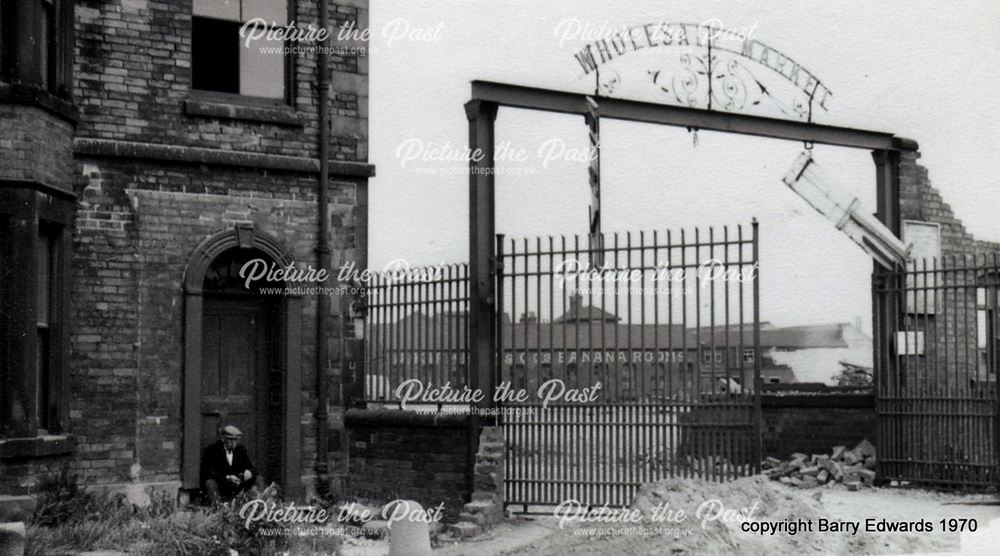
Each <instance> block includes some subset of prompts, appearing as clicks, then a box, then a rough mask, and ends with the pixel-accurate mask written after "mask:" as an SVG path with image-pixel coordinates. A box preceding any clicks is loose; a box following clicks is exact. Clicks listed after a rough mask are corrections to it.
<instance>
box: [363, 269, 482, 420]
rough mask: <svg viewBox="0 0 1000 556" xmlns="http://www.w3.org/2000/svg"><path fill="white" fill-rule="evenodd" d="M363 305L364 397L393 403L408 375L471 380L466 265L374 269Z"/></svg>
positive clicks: (455, 382)
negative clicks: (380, 271)
mask: <svg viewBox="0 0 1000 556" xmlns="http://www.w3.org/2000/svg"><path fill="white" fill-rule="evenodd" d="M366 309H367V318H366V319H365V338H366V339H367V341H366V342H365V356H364V369H365V384H364V397H363V400H362V401H364V402H365V403H381V404H396V403H397V402H398V399H397V398H396V397H395V395H394V392H395V391H396V389H397V388H398V387H399V386H400V385H401V384H403V383H404V382H405V381H407V380H410V379H419V380H420V381H421V382H422V383H423V384H425V385H427V386H436V387H437V386H441V385H444V384H445V383H449V384H451V386H454V387H462V386H465V385H467V384H469V369H468V345H469V341H468V333H469V326H468V321H469V318H468V314H469V276H468V265H466V264H448V265H440V266H434V267H421V268H413V269H409V268H407V269H400V270H399V271H397V272H392V271H390V272H383V273H379V274H375V275H373V276H372V277H371V279H370V281H369V283H368V287H367V292H366ZM439 405H444V404H439Z"/></svg>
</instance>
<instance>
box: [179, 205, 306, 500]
mask: <svg viewBox="0 0 1000 556" xmlns="http://www.w3.org/2000/svg"><path fill="white" fill-rule="evenodd" d="M233 249H253V250H256V251H257V252H259V253H263V254H264V255H266V256H267V257H268V258H270V259H271V260H272V261H274V262H275V263H278V264H279V265H281V266H285V265H288V264H291V263H292V262H293V261H292V259H291V257H290V256H289V255H288V254H287V252H286V251H285V250H284V249H282V247H281V245H280V244H279V243H278V241H277V240H276V239H274V238H273V237H271V236H269V235H267V234H264V233H262V232H260V231H258V230H255V229H254V227H253V226H252V225H242V224H241V225H237V226H235V227H233V228H230V229H228V230H224V231H221V232H218V233H216V234H213V235H211V236H209V237H208V238H206V239H205V240H203V241H202V242H201V243H200V244H199V245H198V246H197V247H196V248H195V249H194V252H193V253H192V254H191V256H190V257H189V258H188V262H187V265H186V267H185V270H184V281H183V288H184V367H183V442H182V446H183V448H182V460H181V478H182V482H183V488H184V489H186V490H194V489H198V488H199V487H200V485H199V482H200V477H199V475H200V461H201V451H202V449H203V447H204V445H205V443H206V441H207V440H208V439H205V438H203V436H204V433H203V423H202V419H203V417H202V411H201V403H202V374H203V373H202V365H203V358H202V356H203V345H202V344H203V332H204V331H203V316H204V311H205V292H204V282H205V276H206V273H207V272H208V271H209V269H210V268H211V267H212V263H213V261H215V260H216V259H217V258H218V257H219V256H220V255H221V254H223V253H226V252H228V251H230V250H233ZM278 313H279V315H280V321H281V322H280V326H278V327H277V329H278V330H279V336H280V337H279V341H278V342H276V349H277V350H278V354H277V360H278V361H279V362H280V366H281V369H280V371H281V376H282V379H281V380H282V383H281V396H282V399H281V409H280V415H277V416H275V419H277V420H278V422H279V423H280V430H281V441H280V446H281V448H280V451H281V464H280V472H279V476H277V477H273V476H272V477H265V478H266V479H267V480H268V481H270V480H276V481H277V482H278V483H279V484H280V485H281V487H282V489H283V491H284V492H285V494H286V495H287V496H290V497H292V498H297V497H299V496H300V495H301V494H302V492H303V489H302V478H301V474H302V473H301V467H302V466H301V425H300V422H301V403H302V402H301V392H302V388H301V385H302V366H301V357H302V354H301V346H302V342H301V337H302V335H301V332H302V299H301V297H300V296H291V295H286V296H282V298H281V300H280V307H279V309H278Z"/></svg>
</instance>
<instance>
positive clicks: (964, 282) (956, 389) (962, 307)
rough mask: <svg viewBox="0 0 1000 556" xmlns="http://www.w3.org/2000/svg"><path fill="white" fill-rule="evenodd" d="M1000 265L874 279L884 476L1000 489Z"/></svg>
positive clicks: (986, 261)
mask: <svg viewBox="0 0 1000 556" xmlns="http://www.w3.org/2000/svg"><path fill="white" fill-rule="evenodd" d="M998 277H1000V263H998V257H997V255H996V254H993V255H980V256H977V257H945V258H942V259H927V260H920V261H915V262H913V263H910V265H909V268H907V269H906V270H905V271H900V272H894V273H880V274H876V275H875V277H874V280H873V284H874V287H873V295H874V301H875V311H876V314H879V313H878V312H879V311H883V310H886V309H887V308H888V311H889V313H891V314H894V315H895V318H889V319H885V322H886V324H885V325H884V326H882V327H881V329H876V330H875V338H876V349H877V351H876V358H875V363H876V367H875V383H876V392H877V395H878V403H877V408H878V414H879V436H878V440H879V444H878V450H879V454H878V461H879V474H880V476H881V477H883V478H885V479H889V480H896V481H906V482H912V483H923V484H936V485H941V486H964V487H988V486H995V485H997V484H998V481H1000V469H998V451H997V448H998V439H997V438H998V436H997V435H998V432H997V423H998V422H1000V421H998V419H1000V415H998V412H1000V392H998V389H997V370H998V359H997V350H998V347H1000V332H998V323H1000V321H998V315H1000V305H998V299H997V298H998V287H1000V286H998V284H1000V281H998Z"/></svg>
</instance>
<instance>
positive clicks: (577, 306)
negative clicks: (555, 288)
mask: <svg viewBox="0 0 1000 556" xmlns="http://www.w3.org/2000/svg"><path fill="white" fill-rule="evenodd" d="M582 307H583V296H582V295H580V292H573V293H572V294H571V295H570V296H569V314H570V315H572V316H573V317H579V316H580V310H581V308H582Z"/></svg>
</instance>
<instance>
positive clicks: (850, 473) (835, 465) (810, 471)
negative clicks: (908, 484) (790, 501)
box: [763, 440, 877, 490]
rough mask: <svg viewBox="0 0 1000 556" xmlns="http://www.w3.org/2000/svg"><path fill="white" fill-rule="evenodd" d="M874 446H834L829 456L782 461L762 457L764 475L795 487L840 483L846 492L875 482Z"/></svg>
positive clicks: (798, 456) (795, 456)
mask: <svg viewBox="0 0 1000 556" xmlns="http://www.w3.org/2000/svg"><path fill="white" fill-rule="evenodd" d="M876 461H877V460H876V459H875V446H874V445H873V444H872V443H871V442H868V441H867V440H862V441H861V442H860V443H859V444H858V445H857V446H855V447H854V448H853V449H851V450H848V449H847V448H846V447H845V446H835V447H834V448H833V451H832V452H831V453H830V454H813V455H811V456H810V455H806V454H802V453H794V454H792V455H791V456H789V458H788V459H786V460H784V461H782V460H779V459H778V458H772V457H769V458H766V459H765V460H764V462H763V468H764V475H766V476H767V477H768V478H769V479H771V480H772V481H780V482H781V483H783V484H786V485H790V486H795V487H799V488H814V487H817V486H820V485H826V484H836V483H842V484H843V485H844V486H846V487H847V489H848V490H858V489H860V488H861V487H862V486H872V485H873V484H874V483H875V464H876Z"/></svg>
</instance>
